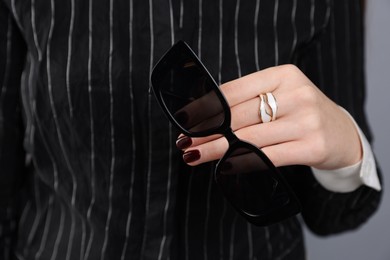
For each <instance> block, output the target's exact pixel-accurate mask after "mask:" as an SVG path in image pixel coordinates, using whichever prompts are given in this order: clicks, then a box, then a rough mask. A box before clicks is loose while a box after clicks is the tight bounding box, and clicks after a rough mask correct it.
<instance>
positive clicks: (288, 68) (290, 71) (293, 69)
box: [280, 64, 302, 78]
mask: <svg viewBox="0 0 390 260" xmlns="http://www.w3.org/2000/svg"><path fill="white" fill-rule="evenodd" d="M280 69H281V71H282V74H283V75H284V76H285V77H286V78H296V77H300V76H301V75H302V72H301V70H300V69H299V68H298V67H297V66H295V65H294V64H286V65H281V66H280Z"/></svg>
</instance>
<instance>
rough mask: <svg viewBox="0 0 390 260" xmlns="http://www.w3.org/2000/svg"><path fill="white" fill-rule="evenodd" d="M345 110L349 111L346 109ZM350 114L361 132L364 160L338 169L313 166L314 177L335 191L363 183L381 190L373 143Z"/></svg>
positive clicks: (348, 188) (353, 187)
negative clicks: (371, 143)
mask: <svg viewBox="0 0 390 260" xmlns="http://www.w3.org/2000/svg"><path fill="white" fill-rule="evenodd" d="M343 110H344V109H343ZM344 111H345V112H346V113H348V112H347V111H346V110H344ZM348 115H349V116H350V117H351V119H352V120H353V122H354V124H355V126H356V128H357V130H358V132H359V136H360V140H361V144H362V149H363V158H362V160H361V161H360V162H358V163H356V164H354V165H351V166H347V167H344V168H340V169H336V170H320V169H316V168H314V167H311V169H312V171H313V174H314V177H315V178H316V179H317V181H318V182H319V183H320V184H321V185H322V186H323V187H324V188H326V189H327V190H329V191H333V192H351V191H354V190H356V189H357V188H359V187H360V186H361V185H366V186H368V187H371V188H373V189H375V190H377V191H380V190H381V184H380V182H379V177H378V173H377V170H376V163H375V158H374V154H373V152H372V149H371V145H370V143H369V142H368V140H367V138H366V137H365V135H364V134H363V132H362V130H361V129H360V127H359V126H358V125H357V124H356V122H355V120H354V119H353V118H352V116H351V115H350V114H349V113H348Z"/></svg>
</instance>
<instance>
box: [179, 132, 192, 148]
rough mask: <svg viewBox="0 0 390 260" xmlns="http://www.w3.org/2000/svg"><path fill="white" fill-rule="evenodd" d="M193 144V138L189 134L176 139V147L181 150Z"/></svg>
mask: <svg viewBox="0 0 390 260" xmlns="http://www.w3.org/2000/svg"><path fill="white" fill-rule="evenodd" d="M191 144H192V139H191V138H190V137H188V136H185V135H184V136H182V137H180V138H179V139H177V141H176V147H177V148H178V149H180V150H184V149H186V148H188V147H190V146H191Z"/></svg>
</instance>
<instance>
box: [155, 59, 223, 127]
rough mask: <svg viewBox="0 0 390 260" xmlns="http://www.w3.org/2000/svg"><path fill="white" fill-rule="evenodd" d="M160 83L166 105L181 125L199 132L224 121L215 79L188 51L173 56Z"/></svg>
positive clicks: (161, 93) (217, 125) (219, 124)
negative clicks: (189, 55)
mask: <svg viewBox="0 0 390 260" xmlns="http://www.w3.org/2000/svg"><path fill="white" fill-rule="evenodd" d="M158 84H159V86H160V95H161V97H162V100H163V102H164V104H165V106H166V107H167V109H168V111H169V112H170V113H171V115H172V116H173V117H174V118H175V120H176V122H177V123H179V124H180V125H181V126H182V128H185V129H187V130H188V131H190V132H193V133H199V132H203V131H208V130H211V129H215V128H218V127H219V126H221V124H222V123H223V121H224V118H225V115H224V110H223V106H222V103H221V101H220V99H219V97H218V96H217V94H216V93H215V89H214V88H213V86H214V87H215V83H214V81H213V80H212V79H211V78H210V77H209V75H208V74H207V73H206V72H205V71H204V70H203V68H201V67H200V66H199V65H197V63H196V62H194V61H193V60H192V58H191V57H188V55H187V54H186V53H184V52H183V53H180V54H178V55H177V56H176V57H175V59H172V61H171V63H170V64H169V65H168V66H167V67H166V68H165V70H164V73H162V74H161V78H160V79H159V82H158Z"/></svg>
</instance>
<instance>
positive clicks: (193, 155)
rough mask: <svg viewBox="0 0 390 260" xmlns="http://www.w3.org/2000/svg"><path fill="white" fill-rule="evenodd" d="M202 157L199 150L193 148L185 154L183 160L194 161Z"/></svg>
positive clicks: (186, 161)
mask: <svg viewBox="0 0 390 260" xmlns="http://www.w3.org/2000/svg"><path fill="white" fill-rule="evenodd" d="M199 158H200V152H199V150H191V151H188V152H185V153H184V154H183V160H184V162H185V163H192V162H195V161H197V160H199Z"/></svg>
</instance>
